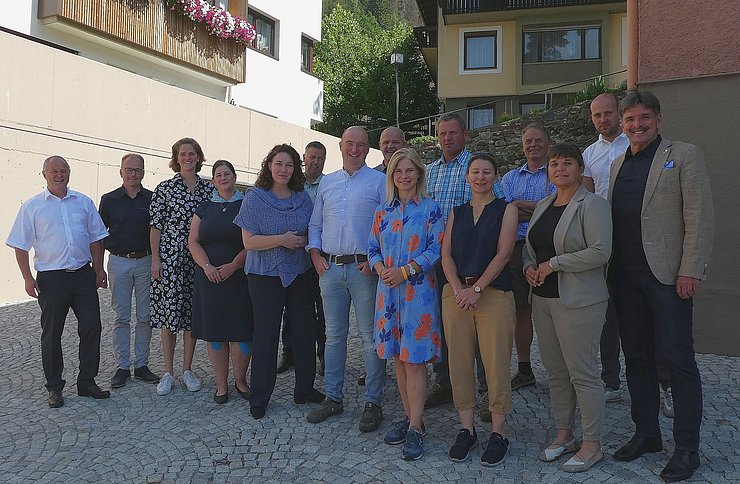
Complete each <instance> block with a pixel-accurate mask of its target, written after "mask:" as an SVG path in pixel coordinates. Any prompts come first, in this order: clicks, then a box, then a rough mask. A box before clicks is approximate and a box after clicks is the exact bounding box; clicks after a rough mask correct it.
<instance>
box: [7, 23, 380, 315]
mask: <svg viewBox="0 0 740 484" xmlns="http://www.w3.org/2000/svg"><path fill="white" fill-rule="evenodd" d="M0 65H3V66H12V68H8V69H2V70H0V92H2V93H3V102H2V103H0V183H2V187H3V190H2V192H1V195H0V196H2V203H0V238H1V239H2V241H3V242H4V241H5V240H6V239H7V235H8V232H9V230H10V228H11V226H12V223H13V220H14V219H15V216H16V213H17V210H18V207H19V206H20V204H21V203H22V202H23V201H24V200H26V199H28V198H29V197H30V196H32V195H34V194H35V193H38V192H39V191H41V190H42V189H43V188H44V186H45V183H44V180H43V178H42V177H41V174H40V173H41V163H42V161H43V160H44V158H46V157H47V156H49V155H50V154H59V155H62V156H64V157H65V158H66V159H67V160H68V161H69V162H70V165H71V168H72V176H71V182H70V187H71V188H73V189H75V190H78V191H81V192H83V193H85V194H87V195H89V196H90V197H91V198H92V199H93V200H95V201H96V202H97V201H98V200H99V199H100V196H101V195H102V194H103V193H105V192H107V191H110V190H112V189H114V188H115V187H116V186H119V185H120V178H119V175H118V166H119V162H120V158H121V156H122V155H123V154H124V153H126V152H128V151H136V152H139V153H141V154H143V155H144V158H145V160H146V169H147V172H146V176H145V178H144V184H145V186H147V187H149V188H153V187H154V186H155V185H156V184H157V183H158V182H159V181H161V180H163V179H165V178H168V177H171V176H172V172H171V171H170V170H169V168H168V167H167V163H168V160H169V156H170V155H169V153H170V147H171V146H172V143H173V142H175V141H176V140H177V139H179V138H182V137H185V136H190V137H193V138H195V139H197V140H198V141H199V142H200V143H201V145H202V146H203V150H204V152H205V155H206V159H207V160H208V161H207V164H206V167H205V168H204V170H203V172H202V173H203V174H204V175H210V162H212V161H214V160H216V159H218V158H226V159H228V160H230V161H232V162H233V163H234V165H235V166H236V168H237V171H238V179H239V181H240V182H243V183H249V182H253V181H254V179H255V175H256V173H257V172H258V170H259V167H260V163H261V161H262V159H263V158H264V156H265V154H267V152H268V151H269V149H270V148H271V147H272V146H273V145H274V144H276V143H282V142H289V143H291V144H293V146H295V147H296V148H298V150H299V151H302V148H303V146H305V144H306V143H308V142H309V141H312V140H315V139H318V140H320V141H321V142H323V143H324V144H325V145H326V146H327V148H328V159H327V163H326V170H325V171H326V172H329V171H333V170H336V169H338V168H339V167H340V166H341V157H340V153H339V148H338V139H337V138H334V137H332V136H329V135H326V134H323V133H319V132H316V131H312V130H309V129H306V128H302V127H299V126H295V125H291V124H288V123H285V122H282V121H278V120H277V119H274V118H271V117H269V116H265V115H262V114H259V113H255V112H253V111H250V110H247V109H244V108H240V107H236V106H231V105H229V104H227V103H224V102H221V101H217V100H214V99H210V98H208V97H205V96H201V95H199V94H195V93H193V92H189V91H185V90H182V89H178V88H175V87H172V86H168V85H165V84H163V83H160V82H156V81H153V80H151V79H148V78H145V77H142V76H138V75H136V74H132V73H129V72H126V71H122V70H120V69H115V68H112V67H109V66H106V65H103V64H100V63H98V62H95V61H93V60H90V59H86V58H83V57H80V56H75V55H72V54H68V53H65V52H62V51H60V50H57V49H53V48H50V47H46V46H43V45H41V44H38V43H35V42H31V41H27V40H24V39H22V38H19V37H17V36H13V35H10V34H6V33H2V32H0ZM381 158H382V156H381V155H380V153H379V152H378V151H377V150H373V153H371V155H370V156H369V157H368V163H369V164H372V163H374V162H377V160H380V159H381ZM26 298H27V297H26V296H25V293H24V291H23V287H22V280H21V278H20V274H19V272H18V269H17V267H16V264H15V260H14V257H13V253H12V251H11V250H9V249H6V250H0V303H7V302H11V301H18V300H22V299H26Z"/></svg>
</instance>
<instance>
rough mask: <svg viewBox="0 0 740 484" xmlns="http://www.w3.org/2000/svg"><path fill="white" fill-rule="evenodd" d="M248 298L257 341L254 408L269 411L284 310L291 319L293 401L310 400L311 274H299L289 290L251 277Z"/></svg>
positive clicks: (312, 365) (313, 353)
mask: <svg viewBox="0 0 740 484" xmlns="http://www.w3.org/2000/svg"><path fill="white" fill-rule="evenodd" d="M247 277H248V279H249V295H250V296H251V297H252V305H253V307H254V338H253V340H252V374H251V380H250V383H251V387H252V396H251V397H250V399H249V403H250V405H251V406H253V407H266V406H267V404H268V403H269V402H270V397H271V396H272V392H273V390H275V379H276V378H277V354H278V341H279V338H280V321H281V319H282V315H283V308H288V310H289V311H290V313H291V315H292V316H293V318H292V323H293V331H292V343H293V358H294V361H295V389H294V391H293V396H294V398H297V399H304V398H307V397H308V396H309V395H310V394H311V392H312V391H313V389H314V388H313V384H314V379H315V378H316V348H315V345H314V341H315V328H314V327H315V325H314V321H313V319H312V318H311V308H312V307H313V301H314V300H313V294H312V293H311V278H310V276H309V275H308V273H304V274H300V275H298V277H296V279H295V280H294V281H293V282H292V283H291V284H290V286H288V287H283V284H282V282H281V281H280V278H279V277H277V276H260V275H256V274H248V275H247Z"/></svg>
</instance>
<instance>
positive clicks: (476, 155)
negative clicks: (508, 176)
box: [465, 151, 499, 175]
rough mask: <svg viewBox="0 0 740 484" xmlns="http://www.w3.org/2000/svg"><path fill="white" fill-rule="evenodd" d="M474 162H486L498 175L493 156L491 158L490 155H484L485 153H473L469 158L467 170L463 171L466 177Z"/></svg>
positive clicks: (496, 164)
mask: <svg viewBox="0 0 740 484" xmlns="http://www.w3.org/2000/svg"><path fill="white" fill-rule="evenodd" d="M475 160H486V161H487V162H489V163H490V164H491V166H493V172H494V173H496V174H497V175H498V173H499V171H498V163H496V160H494V159H493V156H491V154H490V153H486V152H485V151H477V152H475V153H473V156H471V157H470V163H468V169H467V170H466V171H465V174H466V175H467V174H468V173H470V165H472V164H473V162H474V161H475Z"/></svg>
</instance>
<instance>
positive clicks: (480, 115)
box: [468, 104, 496, 129]
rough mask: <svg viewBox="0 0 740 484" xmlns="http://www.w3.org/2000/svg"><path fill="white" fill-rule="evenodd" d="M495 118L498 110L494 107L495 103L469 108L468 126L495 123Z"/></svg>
mask: <svg viewBox="0 0 740 484" xmlns="http://www.w3.org/2000/svg"><path fill="white" fill-rule="evenodd" d="M495 118H496V110H495V109H494V107H493V104H489V105H486V106H477V107H474V108H470V109H468V127H469V128H470V129H478V128H482V127H484V126H490V125H492V124H493V121H494V119H495Z"/></svg>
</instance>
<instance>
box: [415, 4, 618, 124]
mask: <svg viewBox="0 0 740 484" xmlns="http://www.w3.org/2000/svg"><path fill="white" fill-rule="evenodd" d="M417 4H418V6H419V9H420V11H421V13H422V17H423V19H424V24H425V25H424V26H423V27H419V28H417V29H416V33H417V39H418V40H419V45H420V46H421V48H422V53H423V54H424V58H425V60H426V61H427V64H428V65H429V67H430V69H431V70H432V73H433V75H434V77H435V80H436V82H437V88H438V95H439V98H440V99H441V100H442V102H443V103H444V104H445V110H446V111H454V110H463V111H464V112H465V113H466V115H467V118H468V123H469V125H470V126H471V127H472V128H479V127H482V126H487V125H490V124H492V123H493V122H494V121H495V120H497V119H499V118H500V117H501V116H502V115H503V114H504V113H506V114H508V115H511V116H517V115H519V114H526V113H528V112H531V111H533V110H537V109H545V108H549V107H552V106H557V105H559V104H562V103H564V102H566V101H567V99H568V96H569V95H570V94H572V93H575V92H577V91H578V90H580V89H582V88H583V87H584V86H585V85H586V84H587V82H583V80H584V79H591V78H594V77H597V76H603V77H604V81H605V83H607V84H608V85H618V84H620V83H621V82H623V81H624V80H625V79H626V40H625V39H626V35H625V34H626V28H627V23H626V12H627V6H626V1H604V0H541V1H535V2H533V1H531V0H506V1H502V0H441V1H436V0H417Z"/></svg>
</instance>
